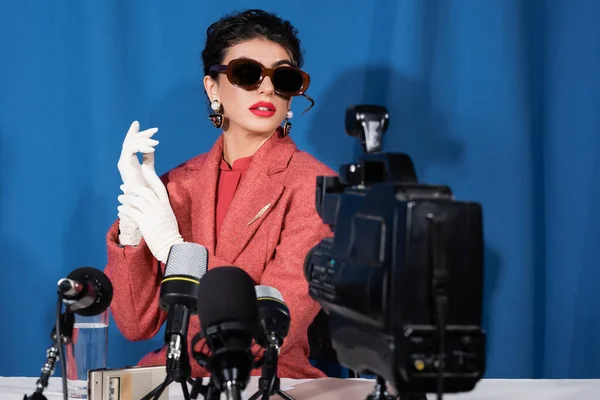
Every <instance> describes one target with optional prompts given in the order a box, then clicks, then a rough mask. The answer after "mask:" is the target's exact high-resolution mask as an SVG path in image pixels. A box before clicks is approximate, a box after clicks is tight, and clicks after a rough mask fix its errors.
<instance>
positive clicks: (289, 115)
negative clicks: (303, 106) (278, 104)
mask: <svg viewBox="0 0 600 400" xmlns="http://www.w3.org/2000/svg"><path fill="white" fill-rule="evenodd" d="M293 116H294V113H293V112H292V110H288V112H287V114H286V115H285V124H283V132H282V133H281V135H280V137H286V136H287V135H289V134H290V131H291V130H292V123H291V122H290V119H292V117H293Z"/></svg>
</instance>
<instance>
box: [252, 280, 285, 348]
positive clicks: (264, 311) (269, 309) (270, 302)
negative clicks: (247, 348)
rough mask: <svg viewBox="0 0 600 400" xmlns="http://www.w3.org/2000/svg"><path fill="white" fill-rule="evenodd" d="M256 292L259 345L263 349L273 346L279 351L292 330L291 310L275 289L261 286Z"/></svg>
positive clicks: (256, 288) (257, 287)
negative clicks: (259, 329)
mask: <svg viewBox="0 0 600 400" xmlns="http://www.w3.org/2000/svg"><path fill="white" fill-rule="evenodd" d="M255 291H256V301H257V305H258V316H259V319H260V327H261V332H260V333H259V335H258V340H257V341H258V344H260V345H261V347H263V348H267V347H268V346H269V345H273V346H275V348H276V349H277V351H279V349H280V348H281V345H282V344H283V339H284V338H285V337H286V336H287V334H288V331H289V329H290V310H289V309H288V307H287V305H286V304H285V302H284V301H283V296H282V295H281V293H280V292H279V290H277V289H275V288H274V287H271V286H264V285H259V286H256V287H255Z"/></svg>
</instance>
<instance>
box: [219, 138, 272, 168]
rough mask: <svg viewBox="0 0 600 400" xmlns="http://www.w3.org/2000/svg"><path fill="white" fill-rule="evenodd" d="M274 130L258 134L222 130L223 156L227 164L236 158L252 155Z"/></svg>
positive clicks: (231, 163) (230, 163)
mask: <svg viewBox="0 0 600 400" xmlns="http://www.w3.org/2000/svg"><path fill="white" fill-rule="evenodd" d="M275 132H276V131H273V132H271V133H269V134H263V135H260V134H256V133H250V132H241V131H233V130H227V131H223V158H224V159H225V161H226V162H227V163H228V164H229V165H233V163H234V162H235V160H237V159H240V158H244V157H250V156H253V155H254V153H256V151H257V150H258V149H259V148H260V146H262V145H263V144H264V143H265V142H266V141H267V140H269V138H270V137H271V135H273V134H274V133H275Z"/></svg>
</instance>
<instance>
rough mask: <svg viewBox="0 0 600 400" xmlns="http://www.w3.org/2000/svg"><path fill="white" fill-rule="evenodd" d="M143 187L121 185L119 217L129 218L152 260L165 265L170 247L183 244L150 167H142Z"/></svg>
mask: <svg viewBox="0 0 600 400" xmlns="http://www.w3.org/2000/svg"><path fill="white" fill-rule="evenodd" d="M141 170H142V176H143V177H144V178H145V181H146V185H143V186H142V185H133V186H130V185H123V186H121V188H122V190H123V192H124V194H122V195H120V196H119V201H120V202H121V204H122V205H120V206H119V207H118V208H117V209H118V210H119V216H125V217H129V218H131V219H132V220H133V221H134V222H135V223H136V224H137V226H138V227H139V228H140V231H141V232H142V235H143V236H144V239H145V240H146V244H147V245H148V248H149V249H150V251H151V252H152V254H153V255H154V257H155V258H156V259H157V260H159V261H161V262H163V263H166V262H167V257H168V256H169V251H170V250H171V246H173V245H174V244H176V243H181V242H183V238H182V237H181V234H180V233H179V228H178V226H177V219H176V218H175V214H174V213H173V209H172V208H171V203H170V202H169V195H168V193H167V189H166V188H165V185H164V184H163V183H162V181H161V180H160V178H159V177H158V175H156V172H155V171H154V169H153V168H151V167H150V166H148V165H142V166H141Z"/></svg>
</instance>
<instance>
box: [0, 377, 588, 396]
mask: <svg viewBox="0 0 600 400" xmlns="http://www.w3.org/2000/svg"><path fill="white" fill-rule="evenodd" d="M257 379H258V378H256V377H253V378H252V379H251V381H250V383H249V385H248V387H247V388H246V390H245V391H244V398H245V399H247V398H249V397H250V396H251V395H252V394H254V392H256V390H257V387H258V386H257V384H258V381H257ZM36 380H37V378H23V377H0V399H2V400H23V395H24V394H27V395H31V394H32V393H33V390H34V388H35V382H36ZM373 383H374V382H373V381H371V380H367V379H335V378H325V379H317V380H310V379H305V380H295V379H281V389H282V390H284V391H286V392H287V393H288V394H290V395H291V396H293V397H294V398H295V399H296V400H301V399H316V400H319V399H343V400H353V399H357V400H362V399H365V397H366V395H367V394H368V393H370V391H371V388H372V387H373ZM44 395H45V396H46V398H47V399H48V400H60V399H62V396H61V382H60V379H59V378H51V379H50V383H49V385H48V388H46V390H45V392H44ZM199 398H201V397H199ZM274 398H276V397H274ZM169 399H173V400H176V399H177V400H180V399H183V395H182V393H181V387H178V386H177V385H171V386H170V387H169ZM444 399H451V400H506V399H510V400H588V399H589V400H598V399H600V379H590V380H528V379H484V380H482V381H480V382H479V383H478V385H477V386H476V388H475V390H474V391H472V392H469V393H461V394H457V395H445V396H444ZM428 400H435V396H434V395H428Z"/></svg>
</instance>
